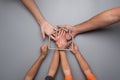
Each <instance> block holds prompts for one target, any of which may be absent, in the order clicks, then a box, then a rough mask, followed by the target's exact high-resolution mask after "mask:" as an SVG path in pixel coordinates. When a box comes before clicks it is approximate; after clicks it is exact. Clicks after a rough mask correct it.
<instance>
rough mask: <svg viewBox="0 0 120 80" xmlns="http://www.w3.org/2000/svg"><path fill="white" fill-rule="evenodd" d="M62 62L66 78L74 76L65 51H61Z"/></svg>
mask: <svg viewBox="0 0 120 80" xmlns="http://www.w3.org/2000/svg"><path fill="white" fill-rule="evenodd" d="M60 60H61V65H62V70H63V73H64V75H65V76H69V75H72V74H71V71H70V66H69V63H68V60H67V56H66V54H65V51H60Z"/></svg>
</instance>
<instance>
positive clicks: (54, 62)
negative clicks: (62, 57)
mask: <svg viewBox="0 0 120 80" xmlns="http://www.w3.org/2000/svg"><path fill="white" fill-rule="evenodd" d="M58 65H59V51H55V53H54V55H53V58H52V62H51V64H50V67H49V71H48V76H51V77H54V76H55V73H56V71H57V69H58Z"/></svg>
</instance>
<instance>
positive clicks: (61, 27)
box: [57, 25, 77, 40]
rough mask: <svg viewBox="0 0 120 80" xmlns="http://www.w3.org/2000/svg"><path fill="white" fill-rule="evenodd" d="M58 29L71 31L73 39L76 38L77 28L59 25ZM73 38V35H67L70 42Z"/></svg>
mask: <svg viewBox="0 0 120 80" xmlns="http://www.w3.org/2000/svg"><path fill="white" fill-rule="evenodd" d="M57 27H58V28H60V29H68V30H69V31H71V34H72V36H73V37H75V36H76V34H77V31H76V28H75V27H73V26H70V25H58V26H57ZM71 38H72V37H71V35H69V33H66V39H67V40H70V39H71Z"/></svg>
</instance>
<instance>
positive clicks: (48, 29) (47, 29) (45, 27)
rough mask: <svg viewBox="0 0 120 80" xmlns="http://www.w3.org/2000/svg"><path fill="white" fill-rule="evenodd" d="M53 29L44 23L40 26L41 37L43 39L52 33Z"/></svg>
mask: <svg viewBox="0 0 120 80" xmlns="http://www.w3.org/2000/svg"><path fill="white" fill-rule="evenodd" d="M54 31H55V28H54V27H53V26H52V25H51V24H49V23H48V22H45V23H44V24H42V25H41V32H42V37H43V39H45V37H46V35H48V36H49V35H50V34H52V33H54Z"/></svg>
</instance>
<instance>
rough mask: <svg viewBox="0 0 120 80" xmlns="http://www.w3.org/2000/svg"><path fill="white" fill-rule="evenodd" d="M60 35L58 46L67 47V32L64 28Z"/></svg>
mask: <svg viewBox="0 0 120 80" xmlns="http://www.w3.org/2000/svg"><path fill="white" fill-rule="evenodd" d="M58 35H59V39H58V41H56V44H57V46H58V48H65V47H66V43H67V40H66V32H65V31H64V30H60V32H59V34H58Z"/></svg>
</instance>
